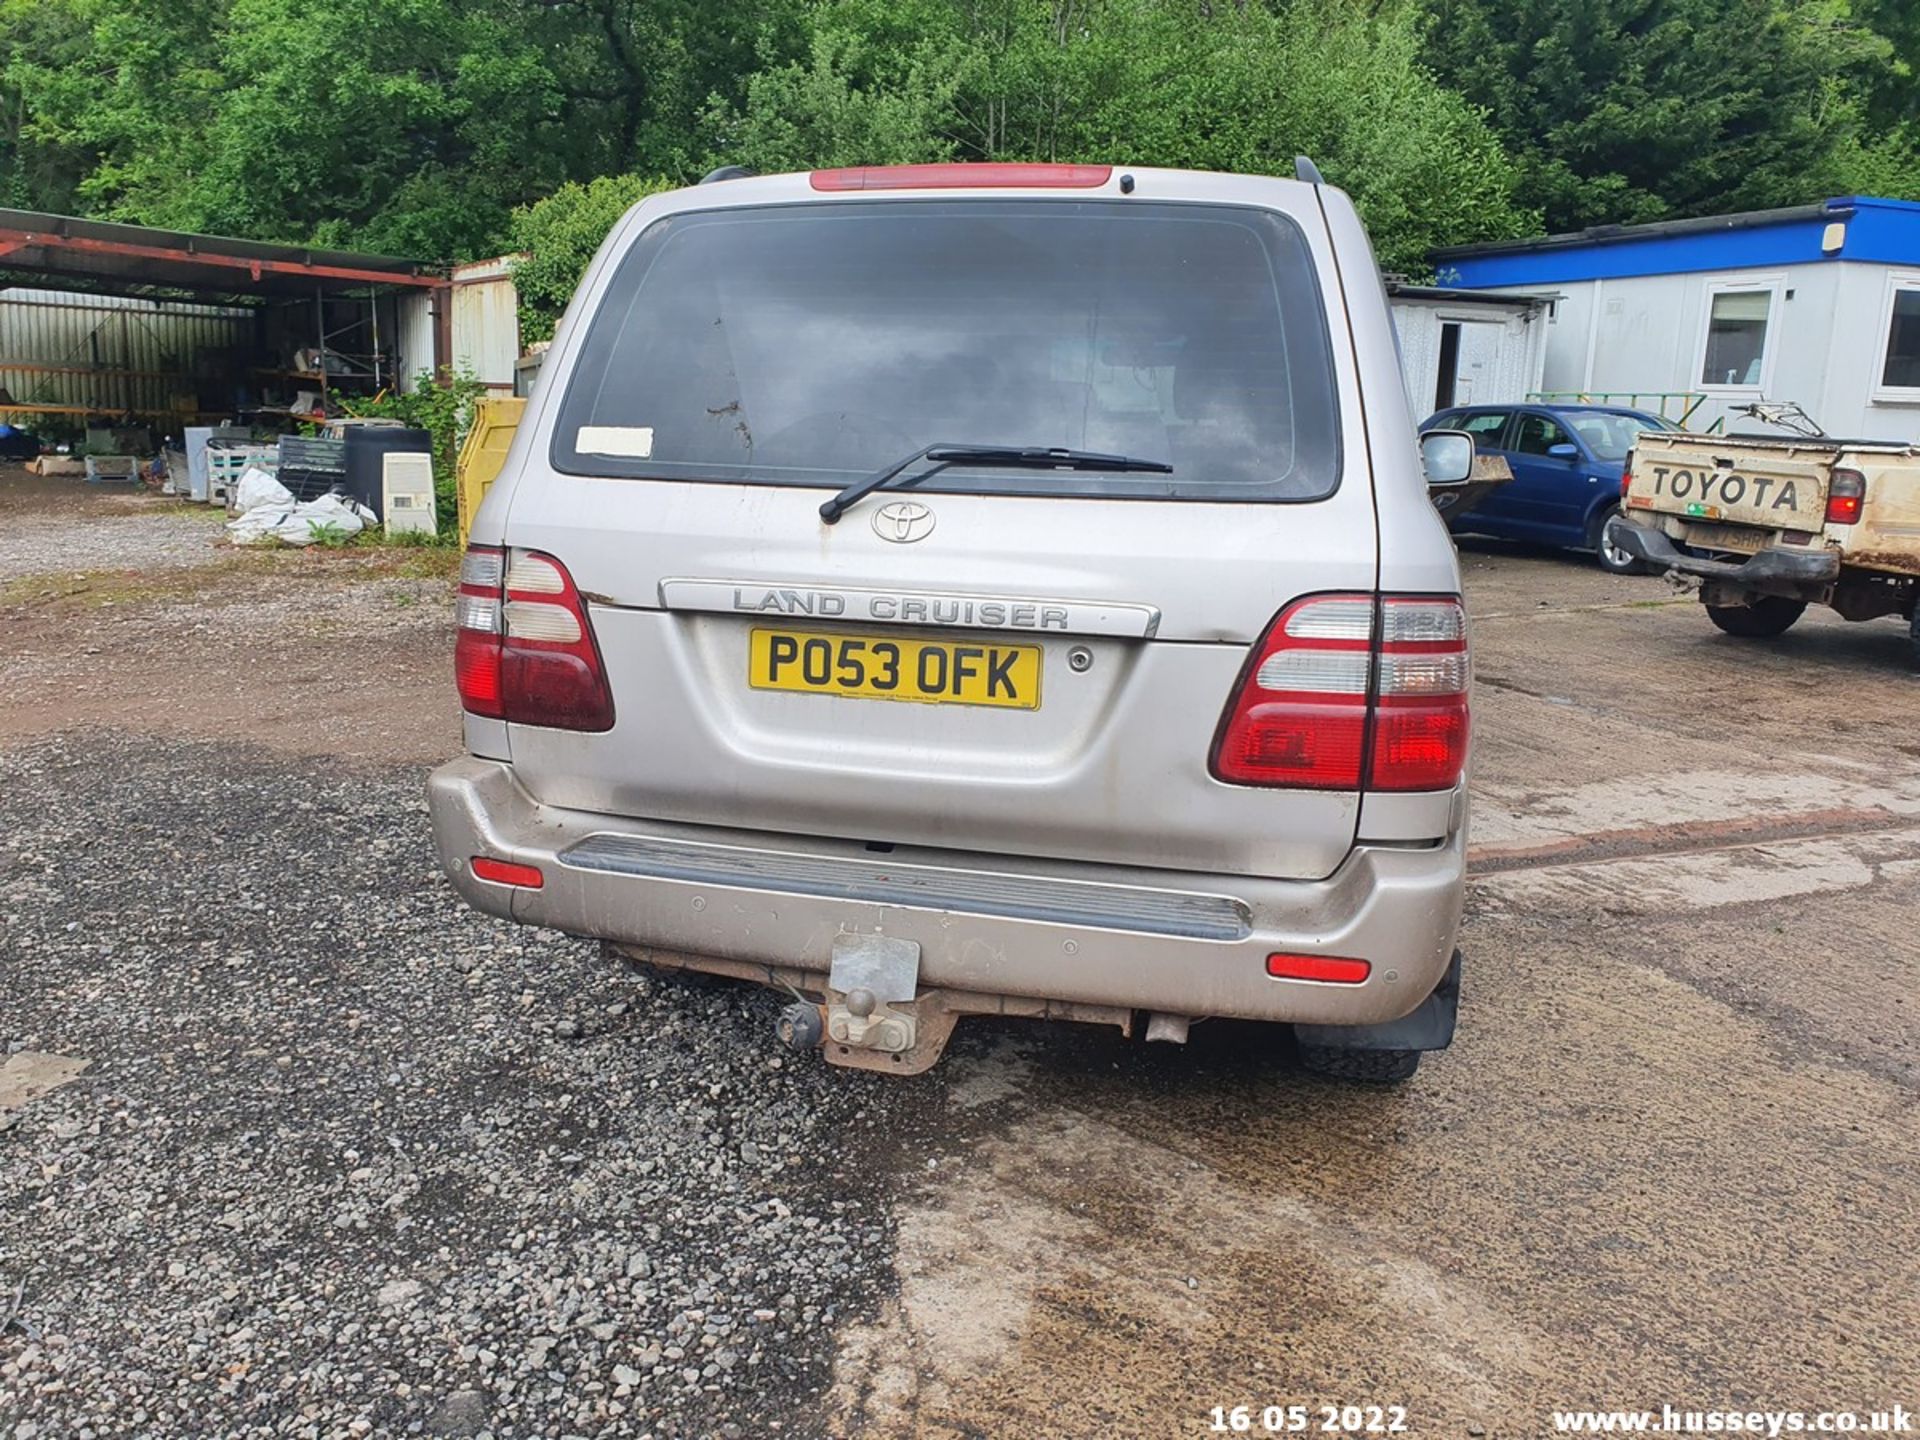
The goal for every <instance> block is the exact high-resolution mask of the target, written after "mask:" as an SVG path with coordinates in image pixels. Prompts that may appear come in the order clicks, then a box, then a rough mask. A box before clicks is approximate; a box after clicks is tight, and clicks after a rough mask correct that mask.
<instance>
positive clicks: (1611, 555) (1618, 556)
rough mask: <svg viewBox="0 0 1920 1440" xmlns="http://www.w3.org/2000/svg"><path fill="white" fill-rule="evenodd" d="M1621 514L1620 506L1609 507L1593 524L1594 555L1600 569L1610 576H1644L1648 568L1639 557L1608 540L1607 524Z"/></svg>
mask: <svg viewBox="0 0 1920 1440" xmlns="http://www.w3.org/2000/svg"><path fill="white" fill-rule="evenodd" d="M1619 513H1620V507H1619V506H1618V505H1609V506H1608V507H1607V508H1606V509H1605V510H1602V511H1601V512H1600V518H1599V519H1597V520H1595V521H1594V524H1593V535H1592V537H1591V538H1592V541H1593V555H1594V558H1595V559H1596V560H1598V561H1599V562H1600V568H1601V569H1602V570H1604V571H1606V572H1607V573H1608V574H1609V575H1644V574H1646V573H1647V567H1646V566H1645V565H1644V564H1643V563H1641V560H1640V557H1639V556H1637V555H1629V554H1628V553H1627V552H1626V551H1624V550H1622V549H1621V548H1620V547H1619V546H1618V545H1615V544H1614V543H1613V542H1612V541H1611V540H1609V539H1607V522H1608V521H1610V520H1612V519H1613V518H1614V517H1615V516H1616V515H1618V514H1619Z"/></svg>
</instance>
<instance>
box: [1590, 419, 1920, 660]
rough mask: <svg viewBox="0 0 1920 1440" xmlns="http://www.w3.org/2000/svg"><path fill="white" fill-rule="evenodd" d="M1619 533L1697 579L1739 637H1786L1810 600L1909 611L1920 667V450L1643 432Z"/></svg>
mask: <svg viewBox="0 0 1920 1440" xmlns="http://www.w3.org/2000/svg"><path fill="white" fill-rule="evenodd" d="M1620 490H1621V497H1622V511H1621V514H1620V515H1619V516H1618V517H1617V518H1616V519H1614V520H1613V521H1612V522H1611V523H1610V524H1609V526H1608V538H1609V539H1610V540H1611V541H1612V542H1613V544H1615V545H1616V546H1618V547H1619V548H1620V549H1622V550H1624V551H1626V552H1627V553H1628V554H1631V555H1633V556H1635V557H1637V558H1638V559H1640V560H1641V561H1643V562H1644V563H1645V564H1646V565H1647V567H1648V568H1649V569H1652V570H1655V571H1666V572H1668V573H1669V574H1673V575H1676V576H1678V577H1683V578H1687V579H1692V580H1697V581H1698V582H1699V587H1700V599H1701V601H1702V602H1703V603H1704V604H1705V605H1706V607H1707V618H1708V619H1710V620H1712V621H1713V623H1714V624H1715V625H1717V626H1719V627H1720V628H1721V629H1722V630H1724V631H1726V632H1727V634H1729V635H1739V636H1743V637H1749V638H1754V637H1760V638H1764V637H1767V636H1773V635H1778V634H1780V633H1781V632H1782V631H1784V630H1785V629H1786V628H1787V627H1788V626H1790V625H1792V624H1793V622H1794V621H1796V620H1798V619H1799V618H1800V616H1801V614H1802V613H1803V612H1804V611H1805V610H1806V608H1807V606H1808V605H1827V606H1831V607H1832V608H1833V609H1834V610H1835V611H1837V612H1838V613H1839V614H1840V615H1842V616H1843V617H1844V618H1846V619H1848V620H1873V619H1877V618H1879V617H1881V616H1884V615H1897V616H1900V617H1902V618H1903V619H1905V620H1906V621H1907V622H1908V626H1909V628H1910V630H1911V632H1912V634H1913V640H1914V661H1915V664H1916V665H1920V610H1917V609H1916V605H1915V598H1916V596H1917V595H1920V445H1910V444H1906V443H1904V442H1899V441H1873V440H1834V439H1829V438H1826V437H1824V436H1822V437H1818V438H1808V437H1802V436H1763V435H1696V434H1690V433H1688V432H1686V431H1664V430H1648V431H1644V432H1642V433H1641V435H1640V437H1639V439H1638V441H1637V442H1636V444H1635V446H1634V450H1633V454H1632V455H1631V456H1630V457H1629V459H1628V462H1627V473H1626V474H1625V476H1623V477H1622V479H1621V482H1620Z"/></svg>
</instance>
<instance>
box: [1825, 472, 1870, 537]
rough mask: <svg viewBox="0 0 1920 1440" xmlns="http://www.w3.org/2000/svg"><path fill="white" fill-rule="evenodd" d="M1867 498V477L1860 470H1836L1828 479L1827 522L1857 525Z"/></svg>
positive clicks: (1830, 523)
mask: <svg viewBox="0 0 1920 1440" xmlns="http://www.w3.org/2000/svg"><path fill="white" fill-rule="evenodd" d="M1866 499H1867V477H1866V476H1864V475H1862V474H1861V473H1860V472H1859V471H1858V470H1836V471H1834V472H1833V476H1832V478H1831V479H1829V480H1828V481H1827V524H1829V525H1857V524H1859V523H1860V508H1861V506H1863V505H1864V504H1865V503H1866Z"/></svg>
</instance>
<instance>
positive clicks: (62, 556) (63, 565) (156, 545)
mask: <svg viewBox="0 0 1920 1440" xmlns="http://www.w3.org/2000/svg"><path fill="white" fill-rule="evenodd" d="M68 483H71V482H68ZM85 498H86V499H90V500H92V501H93V504H94V505H95V506H100V507H104V506H110V505H112V504H113V503H114V501H115V500H119V501H120V503H122V504H124V505H126V506H128V507H129V508H127V509H126V510H124V511H122V512H119V513H114V512H112V511H108V512H107V513H103V514H92V515H89V517H88V520H89V523H88V524H86V525H76V524H74V523H73V520H72V519H71V517H69V516H67V515H63V514H55V515H22V516H17V517H15V516H9V517H8V523H7V543H6V546H5V548H4V549H0V584H4V583H5V582H7V581H9V580H19V579H23V578H25V577H26V576H29V575H59V574H65V573H74V574H77V573H80V572H84V571H89V570H134V569H138V570H161V569H179V568H181V567H185V566H194V565H209V564H212V563H213V562H214V561H216V560H218V559H219V558H220V554H221V552H220V550H219V549H218V546H219V543H220V541H221V539H222V538H223V537H224V535H225V531H223V530H222V529H221V526H220V523H219V521H220V519H221V518H222V517H220V516H217V515H215V514H214V513H213V512H211V511H208V510H207V509H205V507H197V508H193V509H189V508H187V507H185V506H182V505H175V504H166V503H164V502H155V501H146V500H144V497H135V496H132V495H128V496H126V497H124V498H123V497H119V496H114V497H99V498H95V497H85ZM162 504H164V508H152V507H154V506H156V505H162Z"/></svg>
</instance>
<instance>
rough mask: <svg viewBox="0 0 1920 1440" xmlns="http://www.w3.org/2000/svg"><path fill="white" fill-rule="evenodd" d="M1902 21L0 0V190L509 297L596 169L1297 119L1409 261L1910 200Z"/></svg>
mask: <svg viewBox="0 0 1920 1440" xmlns="http://www.w3.org/2000/svg"><path fill="white" fill-rule="evenodd" d="M1916 55H1920V6H1916V5H1915V4H1913V3H1912V0H724V3H722V0H297V3H296V0H0V203H5V204H10V205H14V206H20V207H26V208H34V209H48V210H56V211H65V212H77V213H84V214H91V215H98V216H104V217H108V218H114V219H122V220H132V221H136V222H140V223H145V224H153V225H165V226H172V227H176V228H183V229H193V230H210V231H215V232H228V233H237V234H242V235H249V236H256V237H260V238H267V239H279V240H293V241H311V242H317V243H327V244H338V245H351V246H357V247H362V248H367V249H372V250H383V251H389V252H398V253H403V254H409V255H418V256H424V257H429V258H436V259H448V258H466V257H472V256H477V255H483V254H488V253H495V252H498V251H500V250H502V249H506V248H509V247H513V248H519V249H523V250H526V251H528V252H529V254H530V257H531V258H530V259H529V260H527V261H526V262H525V263H524V265H523V268H522V271H521V275H520V279H521V284H522V287H523V289H525V290H526V291H527V292H528V296H529V316H530V320H531V323H532V324H533V325H534V326H535V327H536V330H537V328H538V327H539V326H542V325H550V324H551V323H552V320H553V318H554V315H555V314H556V313H557V311H558V309H559V307H560V305H561V303H562V302H563V301H564V297H565V295H566V293H567V292H568V290H569V288H570V286H571V284H572V279H573V277H574V276H575V275H576V274H577V273H578V270H579V267H580V265H582V264H583V263H584V261H585V259H586V257H587V256H588V255H590V254H591V252H592V250H593V248H594V247H595V246H596V245H597V244H598V242H599V239H600V238H601V236H602V235H604V233H605V231H606V229H607V227H608V225H610V224H611V222H612V220H613V219H614V218H615V216H616V215H617V214H618V212H619V210H620V209H621V208H622V207H623V206H624V205H625V204H627V203H629V202H630V201H631V200H632V199H633V198H634V197H635V196H637V195H639V194H641V193H643V192H644V191H645V190H646V189H647V188H649V187H651V186H654V185H661V184H676V183H684V182H686V181H688V180H691V179H694V178H697V177H698V176H699V175H700V174H701V173H702V172H703V171H704V170H705V169H707V168H708V167H709V166H712V165H715V164H721V163H744V164H747V165H750V166H752V167H754V168H756V169H768V168H774V167H781V168H787V167H805V166H810V165H819V164H846V163H856V162H863V163H873V162H889V161H909V160H929V159H941V158H958V159H1061V160H1113V161H1121V162H1131V163H1135V164H1168V165H1191V166H1200V167H1210V168H1230V169H1237V170H1252V171H1268V172H1279V173H1286V172H1287V171H1288V170H1289V169H1290V167H1291V164H1292V157H1293V155H1294V154H1295V153H1296V152H1305V153H1308V154H1311V155H1313V156H1314V157H1315V158H1316V159H1317V160H1318V161H1319V162H1320V164H1321V167H1322V168H1323V169H1324V170H1325V171H1326V172H1327V174H1328V175H1329V177H1330V178H1331V179H1333V180H1334V181H1336V182H1337V183H1339V184H1342V185H1344V186H1346V187H1347V188H1348V189H1350V190H1351V191H1352V192H1353V193H1354V195H1355V196H1356V198H1357V199H1358V200H1359V202H1360V204H1361V206H1362V208H1363V209H1364V211H1365V213H1366V216H1367V219H1368V223H1369V225H1370V226H1371V228H1372V230H1373V233H1374V236H1375V238H1376V241H1377V243H1378V245H1379V248H1380V250H1381V253H1382V258H1383V260H1384V261H1385V262H1386V263H1387V264H1389V265H1390V266H1394V267H1397V268H1402V269H1418V268H1420V267H1421V266H1422V264H1423V261H1424V255H1425V252H1426V250H1427V249H1428V248H1429V247H1430V246H1432V245H1434V244H1436V243H1444V242H1454V241H1465V240H1473V239H1484V238H1494V237H1499V236H1504V235H1511V234H1516V233H1520V232H1522V231H1525V230H1528V229H1530V228H1533V227H1536V226H1539V225H1541V224H1542V223H1544V224H1546V225H1548V226H1550V227H1554V228H1563V227H1567V226H1577V225H1585V224H1593V223H1600V222H1612V221H1633V220H1644V219H1650V218H1655V217H1660V216H1670V215H1692V214H1705V213H1713V212H1717V211H1723V210H1730V209H1741V208H1753V207H1763V206H1769V205H1780V204H1794V203H1801V202H1805V201H1809V200H1815V199H1818V198H1821V197H1823V196H1826V195H1831V194H1839V193H1845V192H1850V191H1851V192H1872V193H1879V194H1892V195H1900V196H1908V197H1914V198H1920V122H1917V121H1916V118H1915V117H1916V107H1920V80H1916V75H1915V71H1914V68H1913V61H1914V57H1915V56H1916ZM640 176H646V177H651V178H649V179H645V180H642V179H638V178H635V177H640ZM549 197H550V198H549Z"/></svg>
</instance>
